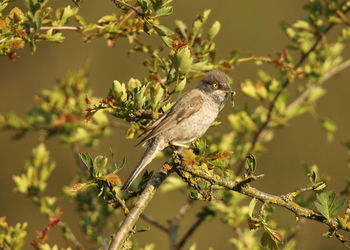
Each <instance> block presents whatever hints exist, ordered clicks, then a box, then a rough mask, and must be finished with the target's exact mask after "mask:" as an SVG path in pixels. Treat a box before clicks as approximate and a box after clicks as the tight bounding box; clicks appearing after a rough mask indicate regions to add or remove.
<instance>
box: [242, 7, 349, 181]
mask: <svg viewBox="0 0 350 250" xmlns="http://www.w3.org/2000/svg"><path fill="white" fill-rule="evenodd" d="M349 10H350V8H348V9H347V10H345V11H344V13H346V12H348V11H349ZM334 25H335V23H331V24H329V25H328V26H327V27H326V28H325V30H324V31H323V33H322V34H320V35H319V36H318V37H317V39H316V41H315V42H314V44H313V45H312V46H311V48H310V49H309V50H308V51H307V52H306V53H304V54H303V55H302V56H301V57H300V59H299V61H298V62H297V63H296V64H295V66H294V67H293V70H294V71H296V70H297V69H298V68H299V67H300V66H301V65H303V63H304V62H305V60H306V59H307V58H308V57H309V55H310V54H311V53H312V52H313V51H314V50H315V49H316V47H317V46H318V44H319V43H320V42H321V40H322V37H323V36H324V35H326V34H327V33H328V32H329V31H330V30H331V29H332V28H333V27H334ZM289 84H290V80H289V79H287V80H286V81H285V82H284V83H283V84H282V86H281V89H280V90H279V91H278V92H277V93H276V95H275V96H274V98H273V99H272V101H271V103H270V105H269V107H268V111H267V115H266V120H265V122H263V123H262V124H261V126H260V127H259V128H258V130H257V131H256V133H255V135H254V137H253V140H252V143H251V145H250V147H249V149H248V152H247V154H246V155H250V154H252V153H253V151H254V149H255V147H256V145H257V144H258V142H259V141H260V138H261V135H262V134H263V132H264V131H265V130H266V129H267V128H268V125H269V123H270V122H271V119H272V113H273V111H274V110H275V107H276V102H277V100H278V98H279V97H280V96H281V95H282V93H283V92H284V90H285V89H286V88H287V87H288V86H289ZM243 168H244V160H242V161H241V162H240V165H239V166H238V168H237V169H236V170H235V174H236V175H239V174H240V173H241V172H242V170H243Z"/></svg>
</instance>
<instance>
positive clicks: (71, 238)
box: [58, 221, 85, 250]
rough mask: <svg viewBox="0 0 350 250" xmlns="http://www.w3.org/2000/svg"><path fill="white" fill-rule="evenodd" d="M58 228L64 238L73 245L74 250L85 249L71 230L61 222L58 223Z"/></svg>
mask: <svg viewBox="0 0 350 250" xmlns="http://www.w3.org/2000/svg"><path fill="white" fill-rule="evenodd" d="M58 226H59V227H60V228H61V230H62V232H64V234H65V235H66V238H67V239H68V240H69V241H70V242H72V243H73V245H74V246H75V248H76V249H80V250H82V249H85V248H84V246H83V245H82V244H81V243H80V241H79V240H78V239H77V237H75V235H74V233H73V232H72V230H71V229H70V228H69V227H68V226H67V225H66V224H65V223H64V222H63V221H59V222H58Z"/></svg>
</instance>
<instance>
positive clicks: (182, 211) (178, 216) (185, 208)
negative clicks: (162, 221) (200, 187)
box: [173, 200, 195, 222]
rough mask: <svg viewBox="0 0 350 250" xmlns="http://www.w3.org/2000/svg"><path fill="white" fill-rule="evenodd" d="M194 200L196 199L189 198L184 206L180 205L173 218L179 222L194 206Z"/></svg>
mask: <svg viewBox="0 0 350 250" xmlns="http://www.w3.org/2000/svg"><path fill="white" fill-rule="evenodd" d="M194 202H195V200H188V201H187V202H186V203H185V204H184V205H183V206H182V207H180V209H179V211H178V212H177V213H176V215H175V217H174V219H173V220H174V221H176V222H179V221H180V220H181V219H182V218H183V217H184V216H185V215H186V214H187V212H188V211H189V210H190V209H191V208H192V206H193V204H194Z"/></svg>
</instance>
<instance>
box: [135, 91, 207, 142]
mask: <svg viewBox="0 0 350 250" xmlns="http://www.w3.org/2000/svg"><path fill="white" fill-rule="evenodd" d="M189 96H190V95H186V96H183V98H181V99H180V100H179V101H178V102H177V103H175V104H174V106H172V107H171V108H170V109H169V110H168V111H167V112H166V113H165V114H164V115H162V116H161V117H160V118H159V119H158V120H156V121H155V122H154V123H152V124H151V125H150V126H149V127H148V128H147V129H146V134H147V135H146V136H145V137H144V138H142V140H141V141H140V142H139V143H138V144H137V145H139V144H142V143H144V142H146V141H148V140H151V139H152V138H154V137H155V136H157V135H158V134H160V133H161V132H163V131H165V130H168V129H170V128H173V127H175V126H176V125H177V124H178V123H180V122H181V121H182V120H183V119H185V118H187V117H189V116H191V115H192V114H193V113H195V112H197V111H198V110H199V109H200V108H201V106H202V102H203V98H202V96H201V95H199V94H197V95H194V96H191V97H189Z"/></svg>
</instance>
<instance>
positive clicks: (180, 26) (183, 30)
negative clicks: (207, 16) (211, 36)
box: [175, 20, 188, 41]
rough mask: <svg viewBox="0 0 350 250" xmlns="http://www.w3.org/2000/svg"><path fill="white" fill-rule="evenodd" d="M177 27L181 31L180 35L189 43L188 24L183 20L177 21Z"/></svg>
mask: <svg viewBox="0 0 350 250" xmlns="http://www.w3.org/2000/svg"><path fill="white" fill-rule="evenodd" d="M175 25H176V27H177V28H178V29H179V31H180V34H181V35H182V37H183V38H184V39H185V40H186V41H187V40H188V35H187V26H186V24H185V23H184V22H183V21H181V20H175Z"/></svg>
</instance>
